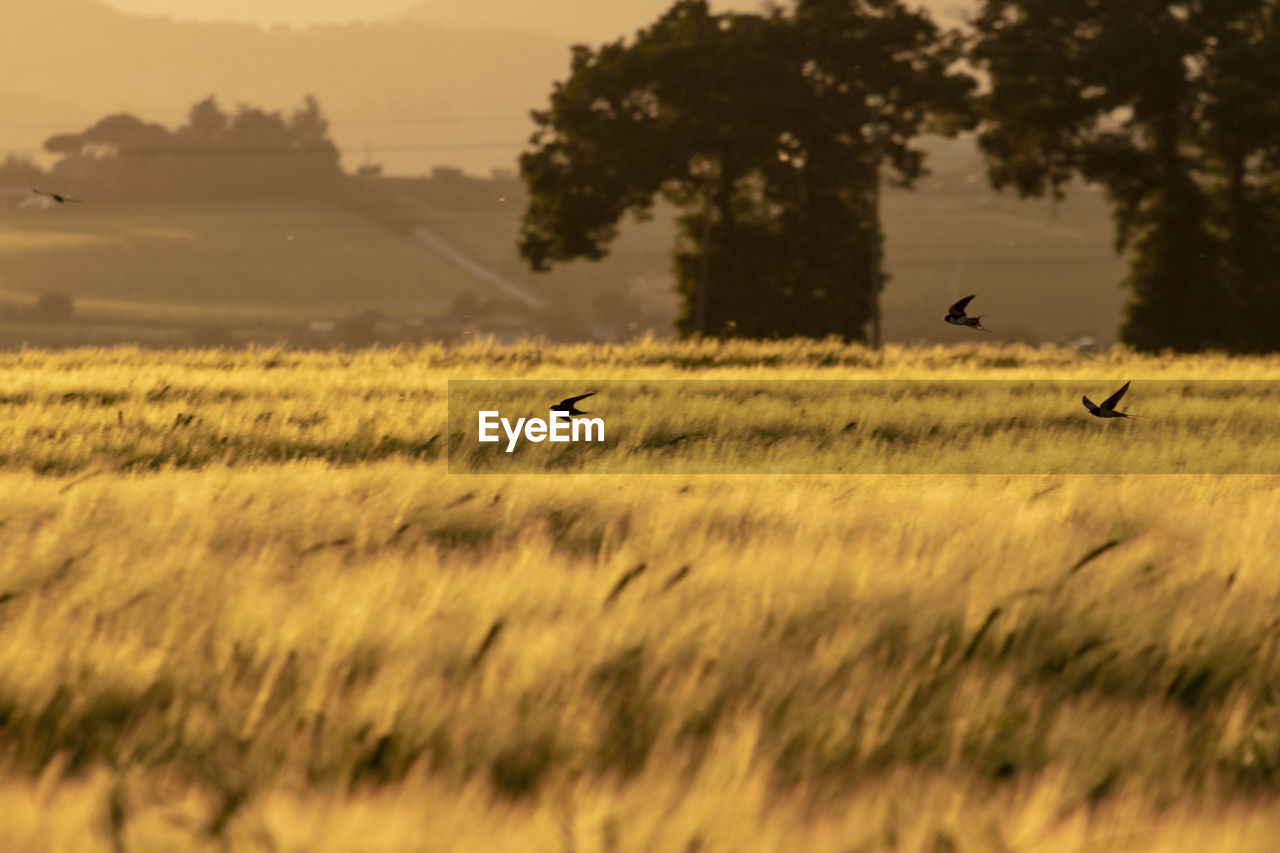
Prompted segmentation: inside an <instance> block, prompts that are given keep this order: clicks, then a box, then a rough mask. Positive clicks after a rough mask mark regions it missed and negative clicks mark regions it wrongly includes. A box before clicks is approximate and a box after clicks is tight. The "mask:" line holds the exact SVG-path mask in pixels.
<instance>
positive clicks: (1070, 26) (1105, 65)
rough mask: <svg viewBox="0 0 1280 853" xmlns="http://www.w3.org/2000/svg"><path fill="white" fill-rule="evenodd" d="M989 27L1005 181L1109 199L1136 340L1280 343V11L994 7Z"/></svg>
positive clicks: (1139, 5) (1163, 5)
mask: <svg viewBox="0 0 1280 853" xmlns="http://www.w3.org/2000/svg"><path fill="white" fill-rule="evenodd" d="M975 29H976V33H977V35H976V38H975V41H974V43H973V45H972V56H973V58H974V60H975V61H976V62H977V63H978V64H979V65H980V66H981V67H982V68H983V69H984V70H985V71H986V72H987V73H988V74H989V75H990V80H991V90H990V93H989V95H987V97H986V99H985V105H984V118H985V119H986V125H985V129H984V131H983V133H982V134H981V136H980V144H981V145H982V147H983V148H984V150H985V151H986V152H987V154H988V155H989V157H990V159H991V163H992V165H991V178H992V181H993V183H995V184H996V185H997V186H1006V185H1008V186H1013V187H1016V188H1017V189H1018V191H1019V192H1021V193H1023V194H1024V195H1038V194H1042V193H1045V192H1054V193H1061V191H1062V187H1063V186H1064V185H1065V184H1066V182H1067V181H1068V180H1070V179H1071V178H1072V177H1073V176H1081V177H1083V178H1085V179H1088V180H1091V181H1097V182H1100V183H1101V184H1102V185H1104V186H1105V187H1106V189H1107V192H1108V194H1109V198H1110V200H1111V202H1112V203H1113V206H1114V211H1115V221H1116V243H1117V248H1118V249H1121V250H1125V249H1128V250H1130V251H1131V259H1132V262H1131V268H1130V272H1129V276H1128V280H1127V284H1128V286H1129V288H1130V290H1131V301H1130V303H1129V306H1128V310H1127V316H1126V319H1125V323H1124V326H1123V328H1122V330H1121V336H1122V338H1123V339H1124V340H1125V341H1126V342H1128V343H1130V344H1133V345H1135V346H1137V347H1139V348H1142V349H1160V348H1165V347H1168V348H1172V349H1176V350H1194V349H1200V348H1203V347H1207V346H1218V347H1224V348H1228V349H1236V350H1274V349H1277V348H1280V324H1277V323H1276V322H1275V320H1274V318H1275V317H1276V316H1277V315H1278V314H1280V5H1277V3H1276V2H1274V0H1213V2H1209V0H1109V2H1106V3H1100V2H1096V0H984V2H983V5H982V8H981V12H980V14H979V16H978V18H977V19H976V21H975Z"/></svg>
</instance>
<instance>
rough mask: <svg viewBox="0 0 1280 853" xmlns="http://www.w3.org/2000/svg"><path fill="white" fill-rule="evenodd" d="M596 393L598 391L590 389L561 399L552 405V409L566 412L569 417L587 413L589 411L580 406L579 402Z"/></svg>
mask: <svg viewBox="0 0 1280 853" xmlns="http://www.w3.org/2000/svg"><path fill="white" fill-rule="evenodd" d="M594 393H596V392H595V391H588V392H587V393H585V394H579V395H578V396H576V397H569V398H568V399H566V400H561V401H560V402H559V403H556V404H555V405H554V406H552V407H551V411H553V412H564V413H565V414H567V415H569V417H573V416H574V415H585V414H587V413H586V412H584V411H582V410H581V409H579V408H578V406H577V402H578V401H579V400H585V399H587V398H588V397H590V396H591V395H592V394H594Z"/></svg>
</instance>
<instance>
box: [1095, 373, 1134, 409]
mask: <svg viewBox="0 0 1280 853" xmlns="http://www.w3.org/2000/svg"><path fill="white" fill-rule="evenodd" d="M1132 381H1133V380H1132V379H1131V380H1129V382H1132ZM1129 382H1126V383H1124V385H1122V386H1120V390H1119V391H1117V392H1116V393H1114V394H1112V395H1111V396H1110V397H1108V398H1107V399H1105V400H1103V401H1102V408H1104V409H1114V408H1115V407H1116V403H1119V402H1120V398H1121V397H1123V396H1124V392H1125V391H1128V390H1129Z"/></svg>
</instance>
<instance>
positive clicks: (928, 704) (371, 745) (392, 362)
mask: <svg viewBox="0 0 1280 853" xmlns="http://www.w3.org/2000/svg"><path fill="white" fill-rule="evenodd" d="M0 377H2V380H0V381H2V382H3V386H2V387H0V490H3V492H2V493H3V494H4V496H5V500H4V505H3V509H0V803H3V807H2V808H0V849H4V850H6V851H8V850H13V851H77V853H78V852H79V851H96V850H102V851H122V850H125V851H169V850H197V851H198V850H211V851H212V850H226V849H231V850H263V851H268V850H271V851H286V850H287V851H322V853H323V851H357V850H359V851H405V850H423V851H438V850H457V851H477V850H500V851H507V850H510V851H527V850H538V851H542V850H547V851H667V850H671V851H703V853H705V851H742V850H804V851H842V853H843V851H851V850H857V851H868V853H870V851H922V852H923V853H949V852H950V851H1023V850H1027V851H1031V850H1034V851H1080V850H1101V851H1118V850H1135V851H1136V850H1170V851H1181V850H1187V851H1192V850H1195V851H1200V850H1223V851H1251V850H1256V851H1270V850H1273V849H1274V839H1275V838H1276V837H1280V796H1278V795H1280V697H1278V695H1277V691H1278V690H1280V648H1278V646H1280V618H1277V617H1278V614H1280V573H1277V572H1276V571H1275V568H1274V566H1275V556H1274V555H1275V554H1276V553H1278V552H1280V525H1277V524H1276V522H1275V519H1276V518H1277V517H1280V491H1278V490H1277V488H1276V486H1277V485H1278V482H1277V477H1276V476H1267V475H1259V474H1231V475H1224V476H1213V475H1188V474H1162V475H1109V474H1043V473H1028V474H976V473H960V474H936V473H931V471H934V470H938V468H937V466H936V465H935V462H936V461H937V460H940V459H943V458H945V456H946V454H945V449H946V446H947V438H946V435H945V434H943V433H939V432H937V431H935V432H933V433H930V432H929V428H930V427H932V426H937V425H939V424H941V425H943V427H944V428H945V430H955V431H959V432H963V431H964V430H966V429H967V430H970V431H971V432H972V431H973V430H974V429H975V427H974V426H973V425H974V424H979V425H981V424H982V423H984V422H985V421H984V420H983V419H984V418H990V414H989V412H990V410H991V409H1003V407H1006V406H1007V405H1009V403H1008V389H1010V388H1013V387H1018V386H1019V384H1022V385H1025V384H1027V383H1032V382H1048V381H1052V382H1056V383H1071V382H1076V381H1079V380H1088V384H1089V385H1090V387H1094V386H1096V387H1097V390H1096V394H1097V396H1094V399H1095V400H1097V399H1099V398H1100V397H1104V396H1105V395H1106V394H1107V393H1109V392H1110V391H1111V390H1114V388H1115V387H1116V385H1118V383H1119V382H1120V381H1123V380H1124V379H1127V378H1132V379H1133V380H1134V386H1133V390H1132V391H1131V392H1130V396H1129V397H1127V398H1126V400H1125V403H1126V405H1127V406H1128V407H1129V408H1130V410H1131V411H1133V412H1135V413H1136V414H1146V415H1148V417H1147V418H1146V419H1145V420H1143V421H1134V422H1127V421H1103V420H1097V419H1093V418H1090V417H1089V415H1088V414H1087V413H1086V412H1085V411H1084V409H1083V407H1081V406H1080V403H1079V399H1078V396H1072V395H1073V394H1074V393H1075V392H1074V390H1073V391H1072V392H1071V394H1067V395H1066V396H1065V398H1064V403H1063V408H1062V410H1061V411H1052V412H1047V413H1045V414H1044V415H1043V416H1041V418H1040V419H1039V420H1035V419H1031V420H1016V421H1015V420H1011V419H1010V418H1008V417H1004V418H996V419H994V420H991V421H990V422H991V423H995V424H996V429H995V430H994V432H992V433H991V434H990V435H989V436H987V437H989V438H992V439H993V440H996V441H1003V440H1006V439H1008V440H1010V441H1012V440H1013V439H1012V436H1013V435H1014V434H1015V433H1017V434H1019V435H1021V436H1022V438H1020V439H1019V441H1021V442H1023V443H1029V446H1031V447H1045V448H1048V447H1051V446H1053V445H1054V444H1056V443H1057V442H1058V441H1059V440H1060V439H1062V437H1063V436H1073V438H1072V440H1078V441H1081V442H1083V441H1085V440H1086V439H1084V438H1081V436H1088V435H1093V436H1096V437H1097V441H1098V443H1099V444H1102V443H1103V442H1105V444H1102V446H1104V447H1107V448H1112V449H1118V448H1123V447H1126V446H1127V447H1133V448H1139V447H1142V445H1143V443H1144V442H1147V443H1148V444H1155V445H1156V446H1157V447H1158V448H1159V450H1158V454H1170V455H1168V456H1160V457H1159V458H1160V459H1167V458H1168V459H1171V458H1174V457H1176V455H1177V453H1178V445H1179V442H1180V441H1189V442H1195V441H1200V442H1204V441H1208V442H1209V443H1210V444H1211V446H1212V447H1214V448H1217V447H1221V448H1239V447H1242V446H1246V447H1252V448H1255V449H1256V450H1257V452H1258V453H1259V454H1262V455H1260V456H1259V457H1258V458H1259V459H1261V460H1263V461H1264V462H1265V461H1266V460H1269V459H1271V458H1272V457H1269V456H1267V455H1266V453H1267V452H1269V451H1268V448H1269V447H1270V446H1271V442H1272V441H1274V440H1275V439H1274V438H1273V436H1272V435H1270V434H1269V432H1270V420H1269V417H1270V408H1271V406H1272V405H1273V400H1274V396H1273V395H1272V393H1271V389H1272V387H1273V385H1274V380H1278V379H1280V359H1274V358H1273V359H1229V358H1226V357H1218V356H1212V355H1208V356H1200V357H1195V358H1155V357H1143V356H1135V355H1133V354H1131V353H1127V352H1124V351H1121V350H1114V351H1108V352H1104V353H1100V354H1097V355H1093V356H1088V357H1084V356H1080V355H1078V354H1076V353H1074V352H1071V351H1068V350H1058V349H1052V348H1049V349H1043V350H1035V349H1030V348H1024V347H1017V346H1009V347H1000V348H997V347H989V348H980V347H971V348H941V347H939V348H927V349H926V348H921V349H905V348H894V347H890V348H887V349H886V350H885V351H884V352H883V353H874V352H869V351H867V350H864V349H862V348H859V347H844V346H841V345H838V344H833V343H824V342H808V343H792V342H781V343H776V344H773V343H765V344H739V343H731V344H723V345H716V344H695V343H655V342H647V343H640V344H634V345H629V346H620V347H605V346H595V347H591V346H562V347H547V346H542V345H537V344H528V345H516V346H510V347H500V346H495V345H487V344H476V345H472V346H469V347H461V348H444V347H425V348H421V349H397V350H374V351H361V352H355V353H342V352H328V353H298V352H292V351H287V350H275V349H257V350H249V351H232V350H185V351H180V352H176V353H169V354H156V353H148V352H143V351H139V350H134V349H128V348H118V349H100V350H94V349H81V350H66V351H58V352H52V351H44V350H24V351H20V352H6V353H3V354H0ZM450 379H453V380H459V379H471V380H475V379H500V380H506V381H513V380H516V379H521V380H526V379H536V380H563V384H564V386H565V390H564V394H565V395H568V394H572V393H580V392H581V391H582V390H586V387H590V383H591V382H593V381H594V382H601V383H614V382H622V381H624V380H643V381H645V382H650V383H653V382H656V381H658V380H704V381H705V380H714V382H711V383H709V384H708V386H707V388H708V389H713V388H714V387H716V385H717V383H720V384H722V385H723V386H724V387H726V388H731V387H732V386H731V385H730V384H729V383H730V381H731V380H733V381H741V382H756V383H762V382H767V381H769V380H787V381H788V382H790V383H798V384H801V385H803V384H804V383H803V382H802V380H827V381H829V380H857V379H877V380H893V381H894V382H903V383H907V382H911V383H914V387H918V388H923V389H928V388H934V389H936V391H937V393H936V394H934V395H930V394H927V393H926V394H921V395H920V397H919V399H917V400H914V401H911V400H909V401H908V405H907V407H906V408H905V409H902V410H901V411H900V412H899V413H897V414H895V415H893V417H895V418H897V419H898V428H899V430H901V431H905V432H903V433H902V434H906V435H914V436H916V439H917V441H918V442H920V444H919V449H920V451H921V453H922V454H924V457H923V458H924V459H925V460H927V461H922V462H920V463H918V467H917V468H912V469H908V472H907V473H898V474H882V475H874V476H840V475H830V476H828V475H819V474H812V475H796V474H774V475H768V474H755V475H736V476H716V475H696V474H679V473H668V474H662V475H654V476H627V475H622V474H598V475H581V474H574V473H569V472H566V473H556V474H545V475H541V476H531V475H529V474H517V473H496V474H486V475H480V476H474V475H465V474H458V473H454V474H450V473H448V470H449V468H448V465H449V462H448V460H447V459H446V451H447V449H448V448H449V447H450V445H451V444H455V447H456V443H455V439H454V437H453V435H452V432H453V430H452V427H451V425H450V423H449V418H448V402H449V401H448V400H447V399H446V392H447V388H448V385H447V380H450ZM968 380H1001V381H999V382H994V381H993V382H978V381H968ZM1210 382H1216V383H1225V384H1224V385H1222V386H1220V387H1229V388H1231V389H1232V395H1231V396H1229V397H1226V398H1223V399H1221V400H1219V401H1218V402H1217V403H1216V404H1215V405H1213V406H1210V405H1208V404H1206V403H1205V401H1204V400H1203V399H1200V398H1194V397H1193V398H1192V399H1191V400H1190V401H1189V402H1187V403H1186V404H1185V406H1180V405H1179V403H1178V401H1179V400H1180V399H1186V398H1185V397H1180V396H1179V395H1178V394H1175V393H1174V392H1173V391H1169V392H1168V393H1166V392H1165V391H1160V392H1156V391H1155V390H1151V391H1148V390H1146V388H1147V387H1148V386H1150V387H1152V388H1154V387H1155V386H1156V385H1160V384H1161V383H1163V386H1162V387H1165V388H1169V389H1172V388H1175V387H1181V386H1182V385H1185V384H1186V383H1210ZM584 383H586V387H582V388H580V387H579V386H582V385H584ZM955 387H962V388H965V389H972V391H971V392H970V396H968V397H966V398H965V399H964V400H962V401H958V400H957V398H956V397H955V395H953V394H948V393H944V392H946V391H947V390H948V389H953V388H955ZM1196 387H1200V386H1199V385H1197V386H1196ZM984 388H985V389H989V390H988V391H986V392H983V390H982V389H984ZM726 393H728V392H726ZM981 393H988V394H990V395H991V396H990V399H989V400H987V401H986V402H988V403H989V404H990V405H988V406H984V405H983V402H984V400H983V399H981V398H980V399H976V400H975V399H973V398H972V394H981ZM1041 400H1043V401H1044V403H1045V404H1046V405H1052V399H1050V398H1049V397H1045V398H1039V399H1037V406H1038V405H1039V404H1040V402H1041ZM591 402H594V403H596V406H594V407H592V408H593V409H595V410H597V411H600V412H603V413H605V416H606V418H608V417H614V416H615V415H611V414H610V406H611V405H616V403H610V402H609V400H608V399H606V395H605V393H604V392H603V391H602V392H601V393H600V394H599V395H598V397H597V398H595V399H593V400H592V401H591ZM776 405H777V407H778V408H777V410H772V409H770V404H769V403H768V400H767V398H766V399H764V400H760V399H755V400H753V401H752V400H747V401H744V400H734V399H732V398H731V397H728V396H726V398H725V399H724V400H723V401H722V402H721V403H720V405H719V410H721V411H734V412H736V413H737V414H736V415H735V416H734V417H736V419H737V420H732V419H731V421H732V423H733V424H739V425H742V426H744V427H745V426H746V425H749V424H750V423H753V422H757V421H758V420H761V419H763V420H765V421H769V419H772V431H767V430H766V431H757V432H754V433H753V432H751V431H749V430H746V429H739V428H737V427H734V428H733V429H730V428H728V427H727V426H726V427H725V428H724V431H723V434H724V436H725V437H726V441H728V440H729V437H730V436H732V443H731V445H730V446H727V447H726V445H725V444H724V443H723V442H722V443H719V444H717V443H715V442H708V441H697V440H691V441H680V442H676V443H673V444H665V445H664V444H662V443H661V442H660V441H650V440H652V439H654V437H655V436H662V435H667V436H669V435H670V430H671V429H672V427H673V419H676V417H677V415H678V412H672V411H670V410H663V411H653V409H654V407H652V406H650V407H649V409H650V410H651V411H649V412H648V413H647V415H646V413H645V412H642V411H636V412H633V413H631V414H627V413H626V412H625V411H624V412H621V413H617V414H616V417H617V418H620V419H622V420H623V421H624V422H625V421H626V418H628V417H630V418H631V421H630V422H629V423H630V426H628V429H630V430H631V431H632V433H633V435H632V439H634V441H632V440H631V439H629V440H628V441H630V442H631V443H629V444H624V445H623V450H624V451H625V450H626V448H633V449H636V448H641V449H643V450H645V452H648V451H658V452H660V455H661V461H663V463H664V464H669V463H671V462H672V461H675V462H677V463H678V462H679V461H680V458H681V455H682V454H683V455H685V456H686V457H687V458H686V459H685V461H686V462H688V463H689V464H691V465H694V464H695V463H696V464H703V463H705V462H706V460H707V459H709V458H710V459H714V458H715V457H717V456H718V454H721V453H724V452H727V451H732V452H733V453H735V454H738V458H739V459H740V460H741V461H742V462H743V464H744V465H746V466H748V467H750V466H753V465H755V466H758V463H759V462H760V458H762V457H765V456H767V455H768V454H769V453H771V452H774V451H773V450H771V448H774V447H776V445H777V444H778V443H779V435H778V431H779V430H782V431H783V433H784V434H783V436H782V443H784V444H787V443H790V444H787V446H788V448H789V449H788V451H787V452H788V453H789V454H791V455H792V457H791V458H794V457H799V456H802V455H803V453H804V442H805V441H808V442H810V443H811V449H812V452H813V453H815V454H818V453H819V452H820V453H822V454H828V455H832V454H834V455H836V456H839V455H840V454H848V458H849V459H854V458H855V457H857V456H858V455H859V454H861V455H863V456H867V455H871V456H874V455H875V454H877V453H880V452H881V451H882V450H883V451H885V452H889V450H890V447H889V445H893V444H894V442H892V441H890V442H888V443H887V444H886V441H885V433H875V432H874V430H875V429H876V428H877V427H878V426H881V425H882V424H880V423H879V422H876V424H875V425H872V424H871V422H870V421H867V420H866V419H867V418H872V419H874V418H883V417H888V414H887V412H882V411H880V410H878V409H873V410H872V411H870V412H869V413H867V412H864V413H861V414H857V413H855V414H850V415H847V416H846V415H843V414H842V413H841V406H840V405H839V404H838V403H835V402H832V401H825V402H822V403H821V405H819V403H816V402H815V403H813V404H812V405H813V406H814V409H813V410H812V411H811V412H810V415H812V416H811V417H809V418H807V419H801V418H799V417H798V416H797V414H796V413H795V412H793V411H790V410H788V409H787V404H786V403H785V401H783V400H779V401H778V402H777V403H776ZM899 405H901V401H899ZM1121 408H1125V406H1122V407H1121ZM716 409H717V407H716V397H715V394H710V393H709V394H707V395H706V396H705V398H702V399H699V400H697V401H695V403H694V404H692V405H691V407H690V412H689V418H690V419H693V420H697V419H700V418H701V419H708V418H711V417H712V416H713V415H714V413H715V411H716ZM1185 409H1190V411H1184V410H1185ZM1215 414H1217V415H1218V417H1214V415H1215ZM642 415H643V416H645V417H647V418H648V419H647V420H646V419H645V417H642ZM859 418H860V419H861V421H860V425H859V426H858V427H856V428H855V429H853V430H849V431H848V432H844V431H843V430H844V427H845V426H846V425H847V422H848V421H850V420H855V419H859ZM864 422H865V423H864ZM1175 425H1176V428H1175ZM800 427H805V428H804V429H801V428H800ZM788 429H790V430H791V432H789V433H787V432H786V430H788ZM1055 430H1057V432H1056V433H1055V432H1054V431H1055ZM977 431H978V432H979V433H980V432H981V429H978V430H977ZM832 432H835V433H837V434H838V435H839V436H842V437H840V438H839V439H838V440H836V437H834V436H832V435H831V433H832ZM1157 438H1158V440H1157ZM646 441H650V444H649V445H647V446H646V445H645V442H646ZM896 441H897V442H898V445H897V446H899V447H900V445H901V440H900V439H897V440H896ZM824 442H826V443H825V444H824ZM840 442H844V443H843V444H842V443H840ZM1080 446H1086V445H1084V444H1081V445H1080ZM620 452H621V451H620ZM894 452H897V451H894ZM1152 452H1157V451H1152ZM1234 453H1235V450H1231V451H1230V452H1227V451H1224V452H1223V455H1222V456H1221V458H1220V460H1219V465H1218V467H1219V469H1220V470H1237V468H1236V466H1237V465H1238V463H1239V459H1238V458H1237V457H1236V456H1234V455H1233V454H1234ZM633 455H634V454H633ZM1097 458H1102V457H1101V456H1099V457H1097ZM456 461H457V460H455V462H456ZM1261 467H1265V466H1263V464H1262V463H1259V464H1258V465H1257V466H1254V469H1253V470H1258V469H1259V468H1261ZM571 470H572V469H566V471H571ZM1085 470H1094V469H1088V468H1086V469H1085ZM1240 470H1249V469H1247V468H1240ZM1269 470H1274V469H1269Z"/></svg>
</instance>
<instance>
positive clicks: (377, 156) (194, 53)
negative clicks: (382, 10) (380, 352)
mask: <svg viewBox="0 0 1280 853" xmlns="http://www.w3.org/2000/svg"><path fill="white" fill-rule="evenodd" d="M5 24H6V25H5V27H4V28H3V29H0V56H4V57H5V63H6V66H7V67H9V68H14V69H22V73H21V74H5V75H0V116H3V117H4V118H3V120H0V152H3V151H19V152H25V153H28V154H35V153H37V152H38V151H39V149H40V145H41V143H42V142H43V141H44V139H46V138H47V137H49V136H51V135H52V134H54V133H59V132H64V131H75V130H80V129H82V128H83V127H85V126H87V125H89V124H91V123H92V122H94V121H97V120H98V119H99V118H101V117H102V116H103V115H104V114H105V113H107V112H117V111H125V112H130V113H133V114H135V115H138V116H140V117H145V118H146V119H147V120H149V121H158V122H160V123H162V124H166V125H170V126H172V125H176V124H179V123H180V122H181V120H182V119H183V118H184V117H185V111H186V110H187V109H188V108H189V107H190V105H191V104H192V103H194V102H195V101H197V100H199V99H200V98H203V97H205V96H207V95H209V94H216V95H217V96H218V99H219V101H220V102H222V103H224V104H227V105H234V104H235V103H237V102H239V101H247V102H251V103H254V104H260V105H262V106H264V107H266V108H269V109H292V108H293V106H294V105H295V104H297V103H298V101H299V100H300V99H301V97H302V96H303V95H304V94H306V93H312V94H314V95H315V96H316V97H317V98H318V99H319V100H320V103H321V105H322V107H323V109H324V111H325V114H326V115H327V116H329V117H330V119H331V121H332V136H333V138H334V140H335V142H337V144H338V145H339V147H341V148H342V149H343V150H344V152H346V154H347V157H346V160H345V161H344V163H345V165H346V166H347V167H348V168H352V167H354V166H355V165H359V164H360V163H362V162H363V161H364V159H365V158H366V155H367V156H369V157H371V158H372V159H373V160H375V161H377V162H381V163H384V164H386V165H387V166H388V167H389V168H390V169H392V170H393V171H398V172H411V173H412V172H420V173H421V172H426V171H429V170H430V168H431V166H433V165H436V164H438V163H442V162H443V163H451V164H453V165H458V166H462V167H464V168H467V169H470V170H472V171H475V172H478V173H480V174H487V173H488V172H489V171H490V169H491V168H492V167H493V166H494V165H499V164H501V165H505V166H506V167H507V168H514V166H515V156H516V154H517V153H518V152H519V151H520V149H521V148H523V146H524V144H525V140H526V138H527V137H528V134H529V132H530V131H531V129H532V125H531V123H530V121H529V119H528V113H529V110H530V109H531V108H533V107H537V106H539V105H540V104H542V103H544V102H545V101H546V98H547V94H548V92H549V91H550V88H551V83H552V81H553V80H554V79H556V78H558V77H563V76H564V75H565V73H567V69H568V62H569V51H568V43H567V42H566V41H565V40H563V39H561V38H559V37H555V36H548V35H542V34H536V33H528V32H519V31H515V30H511V29H504V28H500V27H489V28H483V29H474V30H468V31H460V30H458V29H452V28H447V27H438V26H428V25H424V24H416V23H403V22H402V23H395V24H392V23H381V24H349V25H343V26H321V27H312V28H308V29H304V30H290V29H285V28H276V29H271V30H264V29H261V28H258V27H254V26H251V25H247V24H231V23H187V22H175V21H172V20H169V19H165V18H154V17H150V18H148V17H138V16H130V15H125V14H122V13H119V12H116V11H114V10H112V9H109V8H107V7H105V6H103V5H101V4H99V3H97V2H93V0H42V2H40V3H23V4H17V5H15V6H14V8H12V9H6V21H5ZM51 46H54V47H53V48H51ZM51 50H52V51H54V52H51ZM366 146H367V147H366Z"/></svg>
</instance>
